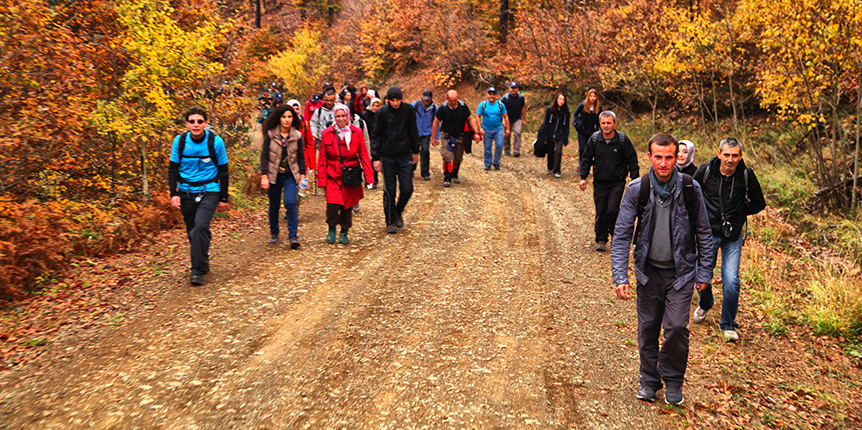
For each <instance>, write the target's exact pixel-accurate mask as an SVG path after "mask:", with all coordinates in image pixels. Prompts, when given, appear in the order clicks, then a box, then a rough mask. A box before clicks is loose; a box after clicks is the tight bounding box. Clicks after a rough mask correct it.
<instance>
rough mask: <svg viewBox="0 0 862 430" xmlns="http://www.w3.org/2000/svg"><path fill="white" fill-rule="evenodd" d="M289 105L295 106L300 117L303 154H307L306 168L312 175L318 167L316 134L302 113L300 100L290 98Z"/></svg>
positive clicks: (299, 128)
mask: <svg viewBox="0 0 862 430" xmlns="http://www.w3.org/2000/svg"><path fill="white" fill-rule="evenodd" d="M287 105H288V106H290V107H292V108H293V113H295V114H296V116H297V117H299V123H300V125H299V127H298V128H297V129H298V130H299V132H300V133H301V134H302V143H303V145H304V147H303V148H302V154H303V155H304V156H305V168H306V170H307V174H308V175H309V176H310V175H311V173H313V172H314V168H315V167H317V157H316V156H315V154H316V150H315V149H314V135H312V134H311V124H309V123H308V120H307V119H305V118H304V117H303V116H302V115H301V114H300V106H299V100H293V99H291V100H288V102H287Z"/></svg>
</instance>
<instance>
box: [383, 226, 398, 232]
mask: <svg viewBox="0 0 862 430" xmlns="http://www.w3.org/2000/svg"><path fill="white" fill-rule="evenodd" d="M386 232H387V233H392V234H395V233H398V227H396V226H395V224H389V225H387V226H386Z"/></svg>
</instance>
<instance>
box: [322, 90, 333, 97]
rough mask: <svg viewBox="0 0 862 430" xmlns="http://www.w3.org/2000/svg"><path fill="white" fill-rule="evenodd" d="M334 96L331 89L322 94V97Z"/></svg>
mask: <svg viewBox="0 0 862 430" xmlns="http://www.w3.org/2000/svg"><path fill="white" fill-rule="evenodd" d="M334 95H335V89H333V88H330V89H328V90H326V92H325V93H323V97H326V96H334Z"/></svg>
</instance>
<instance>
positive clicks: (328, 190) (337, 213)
mask: <svg viewBox="0 0 862 430" xmlns="http://www.w3.org/2000/svg"><path fill="white" fill-rule="evenodd" d="M332 95H333V96H335V93H333V94H332ZM333 111H334V115H335V125H333V126H330V127H327V128H326V129H324V130H323V132H322V139H321V143H320V154H318V164H317V186H318V187H320V188H323V189H324V190H325V194H326V223H327V224H328V225H329V233H328V234H327V235H326V241H327V242H329V243H335V228H336V226H339V225H340V226H341V235H340V242H341V243H342V244H347V243H348V241H349V240H348V238H347V232H348V230H349V229H350V227H352V226H353V211H352V210H351V208H352V207H353V206H355V205H357V204H359V200H361V199H362V197H363V196H364V194H363V191H362V182H361V179H359V178H357V180H358V181H359V183H358V184H355V185H348V184H345V183H343V179H344V172H345V170H346V169H345V168H351V169H355V168H360V169H361V175H363V176H364V177H365V181H366V182H368V183H370V182H371V180H372V175H371V160H370V159H369V158H368V148H367V147H366V146H365V137H364V136H363V133H362V130H361V129H360V128H359V127H357V126H355V125H352V124H350V109H348V108H347V106H344V105H342V104H338V105H335V106H334V107H333Z"/></svg>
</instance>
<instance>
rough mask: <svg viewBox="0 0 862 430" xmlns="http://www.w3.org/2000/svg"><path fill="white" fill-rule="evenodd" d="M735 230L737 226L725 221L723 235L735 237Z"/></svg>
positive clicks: (722, 228)
mask: <svg viewBox="0 0 862 430" xmlns="http://www.w3.org/2000/svg"><path fill="white" fill-rule="evenodd" d="M735 230H736V228H735V227H734V226H733V224H731V223H730V221H725V222H723V223H722V224H721V235H722V236H724V237H728V238H730V237H733V233H734V231H735Z"/></svg>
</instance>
